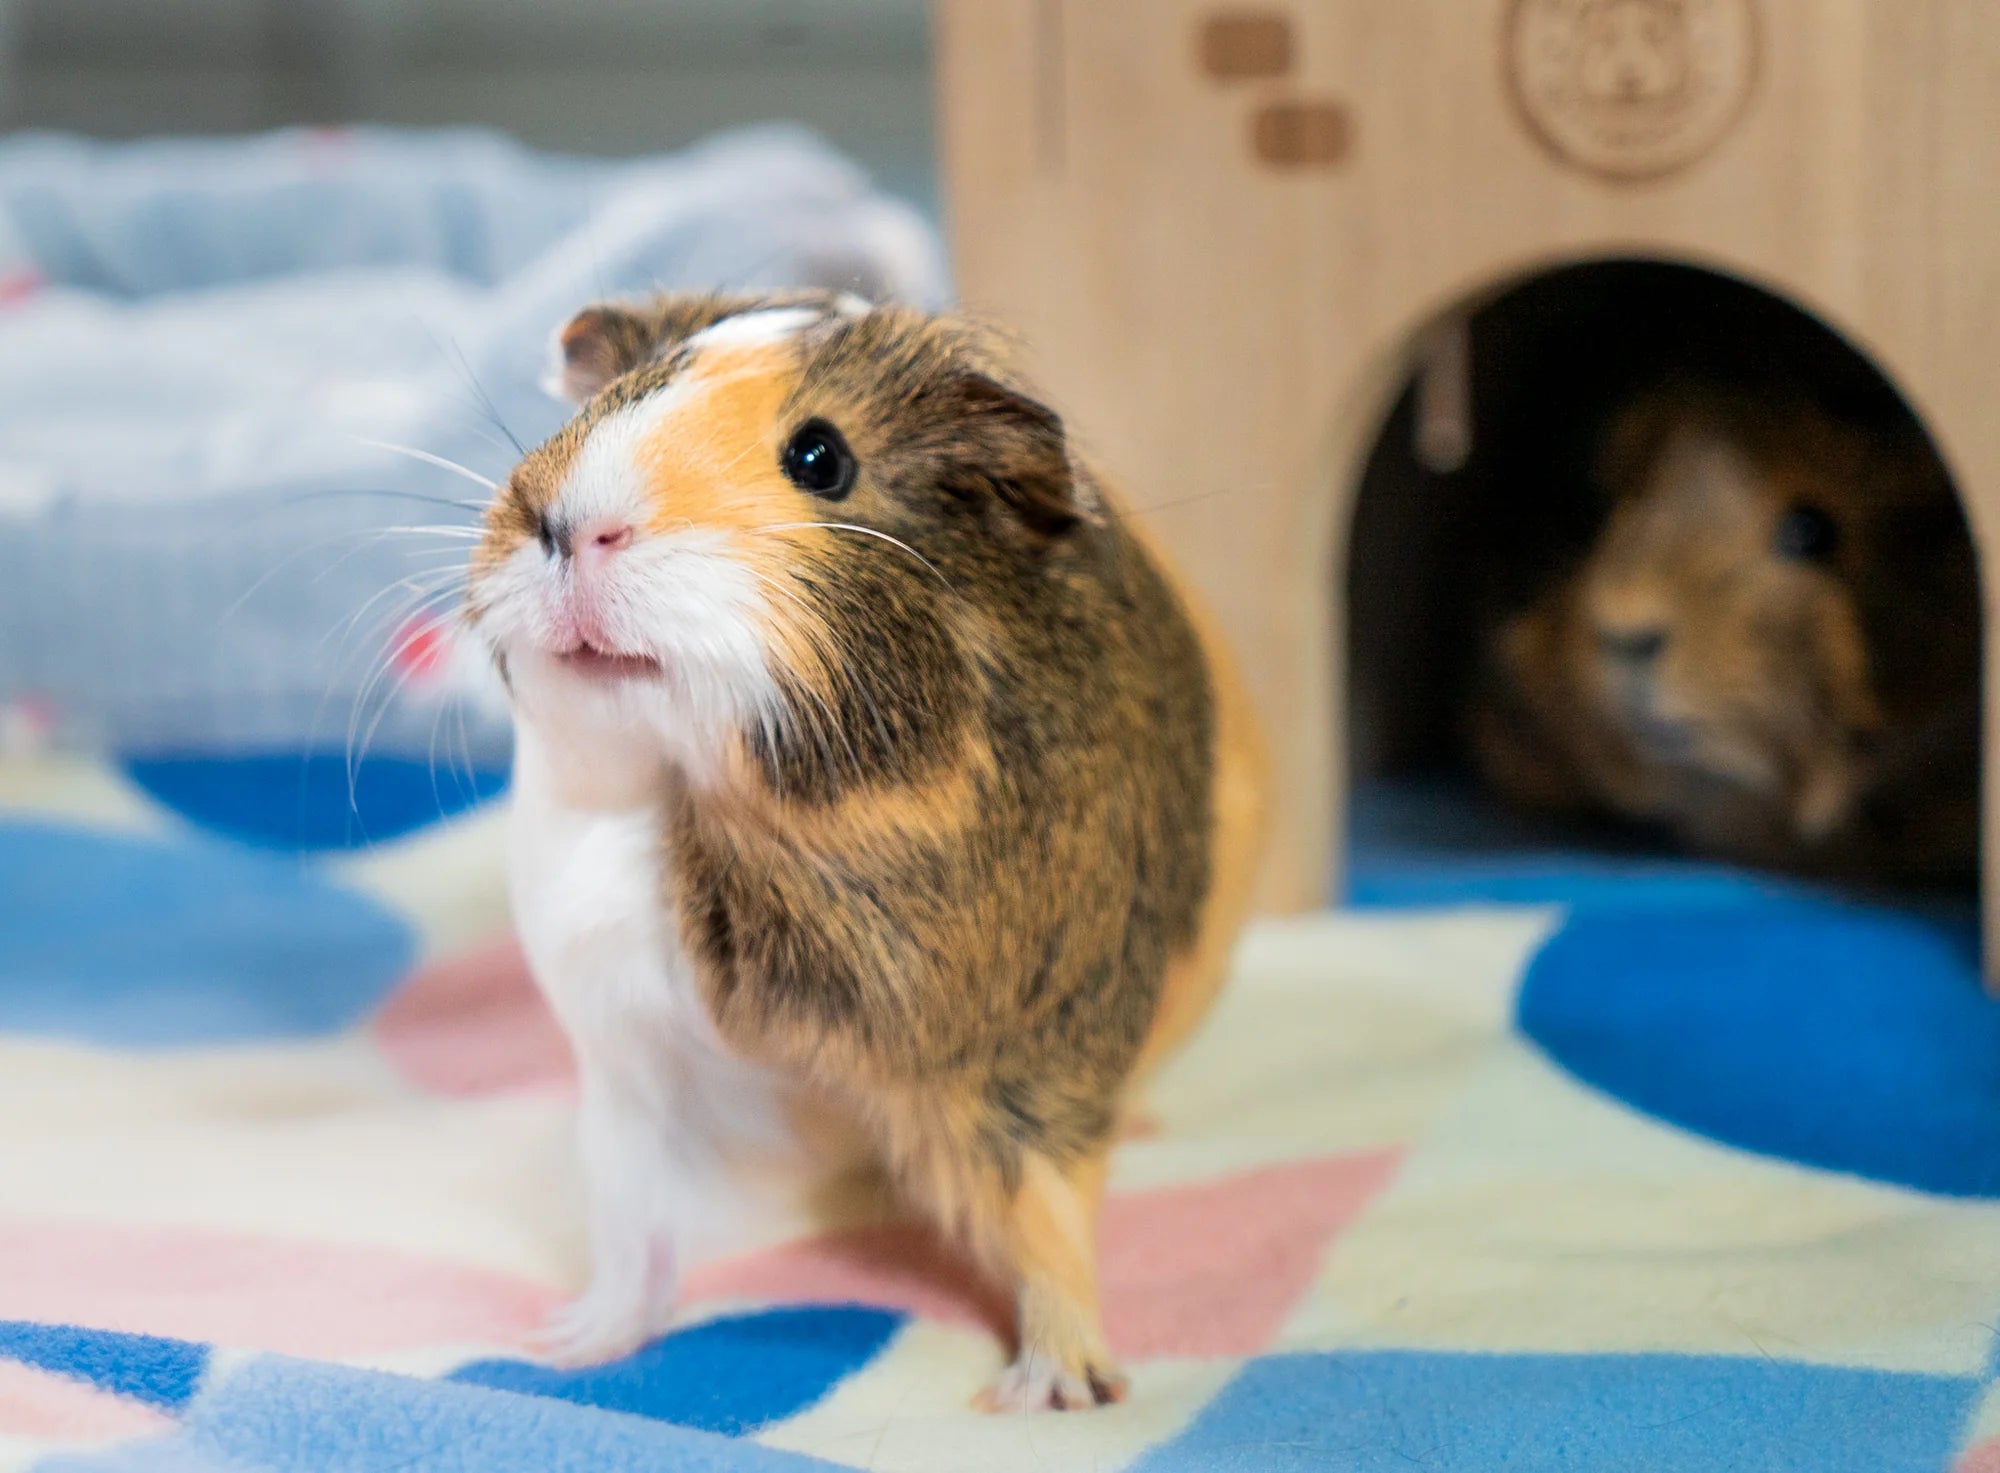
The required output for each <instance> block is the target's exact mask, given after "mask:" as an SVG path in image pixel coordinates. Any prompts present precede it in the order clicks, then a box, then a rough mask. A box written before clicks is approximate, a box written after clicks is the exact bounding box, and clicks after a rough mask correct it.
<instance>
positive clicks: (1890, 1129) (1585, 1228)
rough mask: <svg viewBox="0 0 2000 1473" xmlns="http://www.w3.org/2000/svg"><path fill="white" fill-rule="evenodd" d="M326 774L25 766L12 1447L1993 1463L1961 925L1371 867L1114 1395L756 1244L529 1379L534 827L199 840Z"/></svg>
mask: <svg viewBox="0 0 2000 1473" xmlns="http://www.w3.org/2000/svg"><path fill="white" fill-rule="evenodd" d="M338 776H339V775H338V774H324V773H317V774H316V773H315V771H314V770H313V769H312V768H311V767H310V766H304V767H301V766H299V765H298V764H294V769H293V771H292V773H291V775H290V777H289V778H288V779H287V781H286V782H284V783H274V782H267V781H265V779H264V778H261V777H260V776H259V775H258V774H257V773H256V772H254V771H252V772H248V773H245V772H242V771H236V770H229V771H225V772H223V773H221V774H215V773H210V774H207V775H206V776H204V775H203V774H202V773H200V772H199V771H196V770H194V769H193V768H188V769H185V770H180V771H178V772H168V771H164V770H162V769H160V768H158V767H157V766H155V767H151V768H147V767H144V766H140V765H131V766H127V767H125V768H120V769H114V768H112V767H109V766H100V765H95V764H86V763H70V764H67V765H52V764H49V763H38V764H36V765H34V766H32V767H23V766H15V767H12V768H6V767H0V800H4V802H5V805H6V807H5V816H4V819H0V1466H5V1467H17V1468H31V1469H36V1470H48V1473H56V1470H65V1473H83V1470H98V1473H111V1470H121V1473H122V1470H131V1473H141V1470H171V1473H234V1470H251V1469H281V1470H298V1473H336V1470H377V1469H432V1468H437V1469H453V1470H481V1473H484V1470H510V1469H519V1470H524V1473H525V1470H535V1473H547V1470H552V1469H571V1468H574V1469H590V1470H601V1473H618V1470H626V1469H631V1470H638V1469H663V1468H673V1469H713V1470H744V1473H748V1470H771V1473H777V1470H793V1469H797V1470H804V1469H809V1468H813V1469H844V1468H855V1469H876V1470H908V1473H949V1470H968V1473H973V1470H979V1473H1023V1470H1031V1469H1032V1470H1094V1473H1112V1470H1124V1469H1131V1470H1144V1473H1169V1470H1189V1473H1193V1470H1245V1473H1247V1470H1265V1469H1276V1470H1286V1469H1300V1470H1304V1469H1313V1470H1343V1473H1345V1470H1354V1473H1378V1470H1380V1473H1390V1470H1393V1473H1411V1470H1435V1473H1490V1470H1495V1469H1511V1470H1552V1473H1554V1470H1560V1473H1640V1470H1644V1473H1716V1470H1723V1469H1727V1470H1731V1473H1757V1470H1794V1469H1796V1470H1801V1473H1804V1470H1810V1473H1941V1470H1946V1469H1952V1470H1956V1473H1994V1470H1996V1469H2000V1394H1996V1392H1995V1390H1994V1382H1995V1365H1994V1359H1995V1346H1996V1339H2000V1335H1996V1323H2000V1200H1996V1198H2000V1083H1996V1081H2000V1010H1996V1008H1995V1007H1993V1006H1991V1005H1989V1004H1988V1003H1987V1002H1986V1001H1985V1000H1984V998H1983V996H1982V994H1981V992H1980V990H1979V988H1978V985H1977V980H1976V968H1975V962H1974V953H1973V946H1972V931H1971V928H1970V924H1969V917H1968V916H1967V915H1965V914H1964V913H1962V912H1960V911H1953V910H1949V909H1946V910H1939V911H1936V912H1926V911H1922V910H1912V909H1910V908H1908V907H1903V906H1891V905H1877V904H1871V903H1862V902H1858V901H1852V900H1841V899H1838V898H1836V897H1831V896H1826V895H1819V894H1815V893H1812V892H1807V891H1800V890H1794V889H1790V888H1786V887H1779V886H1775V885H1772V884H1770V883H1767V882H1763V881H1757V880H1753V879H1750V878H1747V877H1744V876H1741V875H1735V874H1731V873H1729V872H1726V871H1711V870H1702V869H1697V868H1689V867H1683V866H1659V865H1645V864H1619V865H1612V864H1596V865H1586V864H1582V863H1579V862H1574V861H1570V860H1566V859H1562V858H1561V857H1559V856H1557V857H1551V856H1545V855H1544V856H1534V855H1529V856H1514V857H1511V858H1507V859H1504V860H1486V861H1474V860H1469V859H1468V860H1455V861H1448V862H1443V861H1437V860H1434V859H1433V860H1425V859H1419V858H1418V857H1416V856H1414V855H1411V854H1398V853H1394V852H1384V853H1382V854H1379V855H1376V856H1375V857H1373V858H1372V859H1371V860H1370V861H1369V862H1368V864H1366V865H1365V866H1363V868H1362V869H1361V871H1360V873H1359V875H1358V878H1357V885H1356V902H1357V903H1356V904H1355V905H1354V906H1353V907H1352V908H1349V909H1346V910H1343V911H1340V912H1335V913H1329V914H1326V915H1322V916H1317V917H1312V918H1307V919H1301V920H1291V921H1283V922H1273V923H1267V924H1264V925H1262V926H1260V927H1259V928H1258V929H1257V930H1256V931H1255V932H1254V933H1253V934H1251V935H1250V936H1249V937H1248V938H1247V939H1246V941H1245V943H1244V945H1243V947H1242V949H1241V953H1240V956H1239V958H1238V962H1237V967H1236V976H1235V978H1234V982H1233V985H1232V987H1231V989H1230V991H1229V992H1228V994H1227V996H1226V999H1225V1000H1224V1001H1223V1003H1222V1004H1221V1006H1220V1008H1219V1010H1218V1012H1217V1013H1216V1014H1215V1016H1214V1018H1213V1020H1212V1022H1211V1023H1210V1025H1209V1026H1208V1027H1207V1028H1206V1029H1205V1030H1204V1031H1203V1032H1202V1034H1201V1035H1200V1036H1199V1038H1198V1039H1197V1041H1196V1042H1195V1043H1194V1044H1193V1046H1192V1047H1191V1048H1190V1049H1189V1050H1188V1052H1187V1053H1186V1054H1185V1055H1184V1056H1183V1057H1181V1058H1180V1059H1179V1060H1178V1061H1177V1062H1176V1063H1175V1064H1174V1065H1173V1067H1172V1068H1171V1069H1170V1070H1169V1071H1168V1072H1167V1073H1166V1074H1165V1075H1164V1076H1163V1077H1162V1078H1161V1079H1160V1080H1159V1082H1158V1086H1157V1088H1156V1089H1155V1090H1154V1091H1153V1092H1152V1095H1151V1098H1150V1101H1149V1106H1150V1111H1151V1117H1152V1120H1153V1125H1152V1128H1151V1130H1150V1131H1149V1132H1148V1133H1145V1134H1143V1135H1142V1136H1140V1137H1139V1138H1136V1139H1133V1140H1130V1141H1128V1142H1127V1143H1125V1144H1124V1145H1123V1146H1122V1147H1121V1148H1120V1150H1119V1152H1118V1154H1117V1157H1116V1165H1115V1169H1114V1172H1113V1177H1112V1184H1111V1188H1112V1190H1111V1198H1110V1202H1109V1207H1108V1211H1107V1213H1106V1219H1105V1224H1104V1243H1103V1276H1104V1298H1105V1306H1106V1316H1107V1320H1108V1327H1109V1333H1110V1337H1111V1339H1112V1341H1113V1342H1114V1344H1115V1345H1116V1347H1117V1349H1118V1351H1119V1353H1120V1354H1121V1356H1122V1357H1123V1360H1124V1362H1125V1365H1126V1367H1127V1368H1128V1369H1129V1370H1130V1372H1131V1375H1132V1394H1131V1396H1130V1399H1129V1400H1128V1401H1127V1402H1125V1403H1124V1404H1123V1405H1120V1406H1117V1407H1113V1408H1108V1409H1104V1410H1101V1411H1096V1412H1091V1413H1084V1414H1069V1415H1055V1414H1048V1415H1041V1416H1035V1417H1027V1418H991V1417H984V1416H981V1415H979V1414H977V1413H975V1412H973V1411H971V1410H969V1409H968V1405H967V1403H968V1401H969V1400H970V1398H971V1397H972V1395H973V1394H974V1392H975V1391H976V1390H977V1389H978V1387H979V1386H980V1385H981V1384H982V1383H983V1382H984V1381H985V1380H986V1379H987V1378H988V1377H990V1376H991V1375H993V1374H994V1372H995V1371H996V1370H997V1369H998V1368H999V1366H1000V1365H1001V1363H1002V1358H1003V1351H1002V1348H1001V1344H1000V1340H999V1337H998V1334H997V1333H996V1329H995V1320H996V1316H997V1315H998V1314H999V1313H1000V1311H999V1309H998V1307H997V1306H995V1305H994V1304H993V1303H992V1302H991V1299H990V1298H989V1296H987V1295H986V1294H984V1293H983V1292H982V1291H981V1290H979V1289H978V1288H977V1286H976V1285H974V1284H973V1283H971V1282H970V1281H969V1280H968V1279H967V1277H966V1276H965V1275H964V1273H963V1272H962V1271H961V1270H960V1269H959V1268H958V1267H957V1266H956V1265H955V1264H954V1262H953V1261H952V1260H951V1258H950V1257H949V1256H948V1255H946V1254H942V1253H940V1252H938V1251H937V1250H936V1249H935V1248H934V1247H933V1246H932V1245H931V1244H930V1242H929V1241H928V1239H927V1238H926V1237H925V1236H924V1235H923V1234H922V1233H920V1232H918V1231H917V1230H915V1229H914V1228H912V1227H910V1226H908V1225H905V1224H902V1223H899V1222H897V1221H895V1220H894V1219H893V1218H888V1219H882V1220H871V1219H869V1218H868V1217H866V1216H865V1215H863V1216H859V1217H850V1218H847V1219H844V1220H841V1221H838V1222H833V1223H828V1222H821V1221H815V1220H807V1219H803V1218H801V1219H797V1220H773V1221H771V1222H768V1223H763V1224H759V1225H757V1226H756V1227H755V1228H754V1229H753V1230H749V1231H746V1235H745V1237H744V1239H743V1240H742V1242H741V1243H740V1244H738V1245H736V1249H737V1251H734V1252H732V1253H731V1254H730V1255H729V1256H727V1257H725V1258H720V1259H717V1260H715V1261H713V1262H710V1263H708V1264H706V1265H705V1266H703V1267H701V1268H700V1269H699V1270H698V1271H696V1272H695V1273H694V1274H693V1275H692V1276H691V1279H690V1281H689V1284H688V1289H687V1295H686V1300H685V1303H684V1305H683V1308H682V1310H681V1314H680V1319H679V1322H678V1324H677V1325H676V1327H675V1328H674V1329H673V1331H672V1332H671V1333H669V1334H667V1335H666V1336H664V1337H663V1338H661V1339H660V1340H658V1341H657V1342H655V1343H653V1344H651V1345H648V1346H646V1347H645V1348H644V1349H642V1350H640V1351H639V1352H637V1353H636V1354H633V1355H631V1356H629V1357H627V1358H626V1359H624V1360H621V1361H618V1362H616V1363H613V1364H611V1365H607V1366H603V1367H600V1368H595V1369H590V1370H583V1371H562V1370H556V1369H551V1368H549V1367H547V1366H544V1365H542V1364H541V1363H539V1362H538V1361H537V1360H536V1359H535V1357H534V1356H533V1354H532V1352H531V1350H530V1349H529V1348H528V1347H529V1342H530V1335H531V1331H532V1329H533V1328H534V1326H535V1325H536V1324H537V1323H538V1322H539V1321H540V1320H541V1319H542V1317H543V1316H544V1315H545V1314H547V1313H548V1312H549V1310H550V1309H551V1308H552V1307H553V1306H554V1305H555V1304H557V1303H558V1302H559V1300H560V1299H561V1298H562V1297H563V1296H564V1294H565V1293H566V1292H569V1291H572V1290H574V1288H575V1287H576V1286H577V1285H578V1283H579V1281H580V1278H581V1275H582V1272H583V1263H582V1258H581V1247H580V1241H579V1232H578V1226H579V1225H578V1220H577V1218H578V1203H577V1199H576V1193H575V1191H574V1186H573V1175H572V1169H571V1166H570V1161H569V1155H568V1145H567V1131H568V1117H569V1114H570V1084H571V1075H570V1065H569V1061H568V1058H567V1056H566V1054H565V1051H564V1049H563V1046H562V1042H561V1040H560V1038H559V1037H558V1036H557V1034H556V1033H555V1031H554V1029H553V1028H552V1026H551V1024H550V1021H549V1019H548V1017H547V1015H546V1014H545V1013H544V1011H543V1010H542V1008H541V1007H540V1005H539V1004H538V1002H537V1001H536V998H535V994H534V992H533V990H532V988H531V986H530V984H529V981H528V979H527V977H526V976H525V975H524V973H523V971H522V967H521V963H520V959H519V957H518V955H517V953H516V952H515V951H514V949H513V947H512V945H511V944H510V942H509V941H508V939H507V929H506V922H505V916H504V914H503V910H502V906H501V899H500V887H499V875H498V871H497V866H498V858H497V853H498V847H499V846H498V840H497V832H496V826H497V825H498V824H499V823H501V822H502V821H503V817H502V813H501V809H500V807H499V806H498V805H495V804H478V803H471V799H470V797H469V796H468V795H466V794H463V793H460V794H458V798H457V801H448V800H451V799H452V797H453V795H452V792H451V790H450V789H449V788H447V789H445V790H443V791H440V790H437V789H433V788H432V787H431V785H430V782H429V780H428V777H427V775H426V774H424V773H421V772H419V773H416V774H414V775H412V774H405V775H404V777H403V778H398V777H397V776H396V775H395V774H394V773H389V774H384V775H381V776H380V777H379V778H377V779H374V780H371V781H370V782H367V783H364V784H362V785H361V786H360V787H359V789H358V792H359V797H360V801H361V802H362V803H364V804H372V805H375V806H376V807H377V808H378V809H380V810H382V811H381V812H380V813H378V815H377V817H378V819H379V820H380V821H378V822H376V823H374V824H373V825H372V827H373V828H374V829H375V830H376V831H377V832H378V835H379V834H380V833H386V832H400V834H401V836H400V837H397V838H393V839H383V838H380V837H377V838H376V839H375V840H374V841H373V842H371V843H368V844H365V845H359V844H357V845H355V846H353V847H345V848H343V847H340V845H338V844H336V843H333V842H327V843H321V844H317V845H316V846H307V847H308V848H311V849H312V852H306V849H305V848H302V847H301V846H300V844H299V843H297V842H295V839H296V835H297V834H299V833H305V832H325V833H335V832H337V829H336V828H335V827H334V826H331V825H323V826H321V828H320V829H318V830H315V829H314V827H313V825H311V824H304V825H298V824H288V825H279V826H272V825H268V824H266V825H262V826H260V825H259V824H258V823H256V822H248V821H241V822H237V823H235V824H234V825H233V826H232V831H231V835H229V836H225V835H221V834H218V833H217V832H216V831H215V828H216V824H215V820H216V818H217V816H218V814H219V813H220V811H221V808H220V807H219V806H218V805H220V804H222V800H221V799H219V798H218V797H217V796H216V795H217V794H219V793H233V794H235V795H236V799H235V801H239V802H247V801H255V802H258V803H262V804H264V805H265V806H266V807H271V808H275V807H282V806H285V805H287V804H289V805H292V806H293V807H294V808H295V809H296V810H298V811H300V812H303V811H304V810H306V809H308V808H310V806H311V805H312V804H313V803H315V802H319V801H322V800H326V801H335V799H336V798H337V802H338V804H339V805H340V806H342V807H345V805H346V804H347V802H348V798H349V790H348V788H347V785H346V783H345V781H344V780H342V781H338V782H334V781H332V780H333V779H334V778H336V777H338ZM405 778H407V779H408V780H407V781H405V780H404V779H405ZM329 788H330V789H331V790H333V792H334V795H335V796H334V797H329V796H328V791H327V790H328V789H329ZM246 795H248V796H247V797H246ZM468 803H469V804H470V806H465V805H466V804H468ZM397 804H403V805H404V806H405V807H406V808H407V807H409V806H411V805H416V806H419V807H421V806H425V805H429V807H430V815H431V817H432V818H433V820H435V819H436V814H437V811H438V809H439V808H441V807H442V808H453V807H459V808H462V811H459V812H457V813H455V814H454V816H452V817H451V818H450V819H449V820H443V821H432V822H428V823H414V822H409V821H401V822H399V821H393V815H389V814H388V813H387V810H388V809H390V808H394V807H395V806H396V805H397ZM282 834H291V835H293V836H294V838H293V839H285V838H283V837H282Z"/></svg>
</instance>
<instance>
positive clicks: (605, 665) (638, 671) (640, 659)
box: [555, 642, 660, 680]
mask: <svg viewBox="0 0 2000 1473" xmlns="http://www.w3.org/2000/svg"><path fill="white" fill-rule="evenodd" d="M555 657H556V659H557V660H558V661H559V662H561V664H562V665H563V667H564V668H565V669H568V670H574V671H576V672H577V673H578V674H579V675H588V676H590V677H592V678H593V679H597V680H648V679H651V678H653V677H654V676H657V675H658V674H659V673H660V662H659V661H658V660H656V659H654V658H653V657H652V656H651V655H627V654H621V653H620V652H618V651H616V650H605V649H599V648H598V647H597V646H596V645H594V644H590V643H587V642H586V643H584V644H579V645H577V646H576V647H575V648H573V649H567V650H557V651H555Z"/></svg>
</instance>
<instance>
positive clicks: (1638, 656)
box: [1597, 625, 1667, 668]
mask: <svg viewBox="0 0 2000 1473" xmlns="http://www.w3.org/2000/svg"><path fill="white" fill-rule="evenodd" d="M1597 647H1598V649H1600V650H1602V651H1603V652H1604V658H1605V659H1607V660H1613V661H1616V662H1617V663H1618V664H1620V665H1630V666H1633V667H1634V668H1636V667H1638V666H1641V665H1650V664H1651V663H1652V662H1653V661H1655V660H1657V659H1658V658H1659V657H1660V651H1662V650H1664V649H1665V648H1666V647H1667V631H1666V630H1664V629H1662V628H1660V627H1659V626H1658V625H1647V626H1644V627H1642V628H1637V629H1599V630H1598V631H1597Z"/></svg>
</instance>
